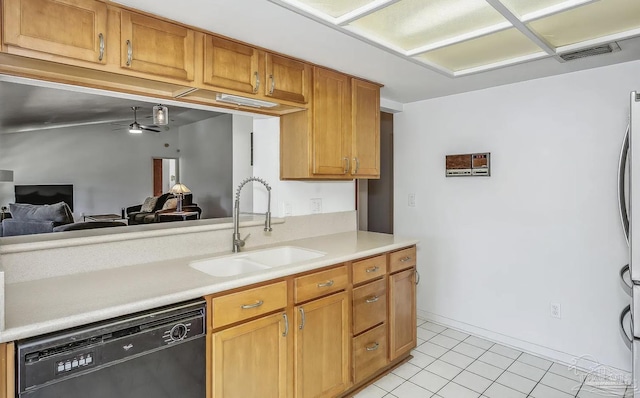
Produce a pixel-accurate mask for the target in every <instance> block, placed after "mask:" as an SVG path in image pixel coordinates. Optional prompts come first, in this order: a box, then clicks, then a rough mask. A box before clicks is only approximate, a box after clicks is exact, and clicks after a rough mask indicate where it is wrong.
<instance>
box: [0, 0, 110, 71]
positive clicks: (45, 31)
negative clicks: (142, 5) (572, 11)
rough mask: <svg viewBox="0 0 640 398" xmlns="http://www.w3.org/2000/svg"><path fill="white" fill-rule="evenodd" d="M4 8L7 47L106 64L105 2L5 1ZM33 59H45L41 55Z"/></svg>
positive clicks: (86, 0)
mask: <svg viewBox="0 0 640 398" xmlns="http://www.w3.org/2000/svg"><path fill="white" fill-rule="evenodd" d="M3 5H4V8H3V21H2V23H3V40H4V44H6V45H8V46H17V47H21V48H23V49H28V50H34V51H37V52H42V53H47V54H53V55H57V56H62V57H67V58H71V59H76V60H81V61H90V62H95V63H103V64H104V63H105V62H106V54H105V48H106V47H105V45H106V40H107V37H106V35H107V6H106V4H105V3H101V2H99V1H94V0H5V1H4V3H3ZM9 52H11V51H9ZM29 56H34V57H36V58H43V57H42V56H38V54H37V53H34V54H29ZM44 58H46V57H44Z"/></svg>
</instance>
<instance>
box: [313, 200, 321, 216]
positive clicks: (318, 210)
mask: <svg viewBox="0 0 640 398" xmlns="http://www.w3.org/2000/svg"><path fill="white" fill-rule="evenodd" d="M318 213H322V199H320V198H315V199H311V214H318Z"/></svg>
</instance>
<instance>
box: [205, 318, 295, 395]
mask: <svg viewBox="0 0 640 398" xmlns="http://www.w3.org/2000/svg"><path fill="white" fill-rule="evenodd" d="M288 329H289V325H288V315H287V314H286V313H285V312H282V313H276V314H272V315H269V316H265V317H263V318H259V319H257V320H254V321H250V322H247V323H244V324H241V325H239V326H235V327H231V328H229V329H225V330H223V331H220V332H217V333H214V334H213V335H212V339H213V341H212V351H213V355H212V362H213V363H212V366H211V372H212V373H211V374H212V379H211V380H212V383H213V388H212V391H213V396H214V397H216V398H247V397H265V398H267V397H270V398H286V397H287V385H288V382H289V377H287V371H288V367H287V357H288V354H287V350H288V344H287V341H288V340H289V337H288V336H289V334H288Z"/></svg>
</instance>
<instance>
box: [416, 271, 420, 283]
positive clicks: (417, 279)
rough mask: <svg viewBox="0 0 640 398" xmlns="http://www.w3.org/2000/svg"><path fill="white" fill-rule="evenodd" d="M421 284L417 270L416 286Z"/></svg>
mask: <svg viewBox="0 0 640 398" xmlns="http://www.w3.org/2000/svg"><path fill="white" fill-rule="evenodd" d="M419 283H420V273H419V272H418V270H416V285H417V284H419Z"/></svg>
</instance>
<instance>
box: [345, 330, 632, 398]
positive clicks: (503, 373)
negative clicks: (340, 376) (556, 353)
mask: <svg viewBox="0 0 640 398" xmlns="http://www.w3.org/2000/svg"><path fill="white" fill-rule="evenodd" d="M412 355H413V358H412V359H411V360H410V361H409V362H407V363H405V364H403V365H402V366H400V367H398V368H396V369H395V370H394V371H393V372H392V373H390V374H388V375H386V376H384V377H383V378H381V379H380V380H378V381H377V382H375V383H374V384H372V385H370V386H369V387H367V388H366V389H364V390H363V391H361V392H360V393H359V394H357V395H356V396H355V398H479V397H482V398H527V397H530V398H569V397H578V398H607V397H633V394H632V391H631V388H630V387H627V386H625V385H621V386H614V387H612V388H608V389H606V390H602V389H598V388H594V387H591V386H590V385H588V384H587V383H585V382H584V381H585V378H586V374H583V373H581V372H576V371H574V370H570V369H569V367H568V366H566V365H562V364H559V363H554V362H551V361H548V360H546V359H543V358H540V357H537V356H534V355H531V354H528V353H524V352H521V351H517V350H514V349H512V348H509V347H505V346H503V345H500V344H497V343H493V342H491V341H488V340H484V339H481V338H479V337H476V336H472V335H468V334H466V333H462V332H459V331H457V330H453V329H447V328H446V327H444V326H441V325H438V324H435V323H432V322H426V321H424V320H420V319H419V320H418V347H417V348H416V349H415V350H413V352H412Z"/></svg>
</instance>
